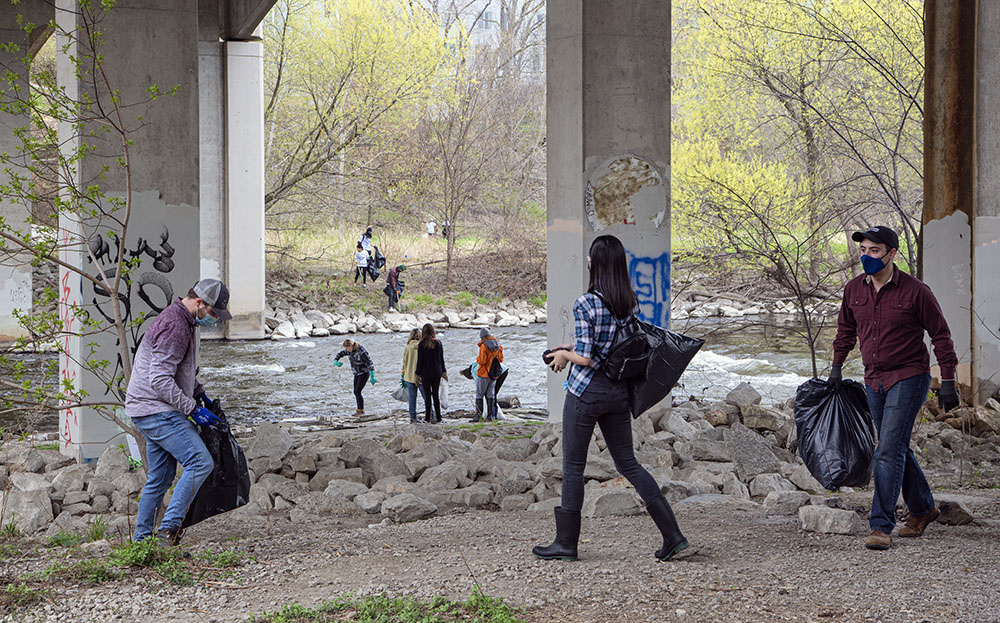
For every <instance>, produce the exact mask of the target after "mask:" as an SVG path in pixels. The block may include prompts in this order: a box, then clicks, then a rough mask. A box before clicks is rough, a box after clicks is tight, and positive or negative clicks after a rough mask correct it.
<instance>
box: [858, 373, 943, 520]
mask: <svg viewBox="0 0 1000 623" xmlns="http://www.w3.org/2000/svg"><path fill="white" fill-rule="evenodd" d="M930 384H931V375H929V374H919V375H917V376H911V377H910V378H908V379H904V380H902V381H899V382H898V383H896V384H895V385H893V386H892V387H891V388H889V390H888V391H886V390H885V389H883V388H882V387H881V386H880V387H879V391H875V390H874V389H872V388H871V387H868V386H867V385H866V386H865V389H866V390H867V392H868V407H869V408H870V409H871V412H872V419H873V420H874V421H875V428H876V430H878V445H877V446H876V447H875V459H874V461H875V465H874V468H875V469H874V472H875V475H874V480H875V494H874V496H873V497H872V512H871V516H870V518H869V520H868V525H869V526H871V529H872V530H881V531H882V532H885V533H892V529H893V527H894V526H895V525H896V500H897V499H899V493H900V491H902V493H903V501H904V502H906V506H907V508H909V509H910V514H911V515H924V514H926V513H929V512H930V511H931V510H932V509H933V508H934V496H932V495H931V488H930V485H928V484H927V479H926V478H925V477H924V473H923V472H922V471H920V466H919V465H917V459H916V457H915V456H913V451H912V450H910V434H911V432H912V431H913V422H914V420H916V418H917V413H919V411H920V407H921V406H922V405H923V404H924V401H925V400H926V399H927V390H928V388H930Z"/></svg>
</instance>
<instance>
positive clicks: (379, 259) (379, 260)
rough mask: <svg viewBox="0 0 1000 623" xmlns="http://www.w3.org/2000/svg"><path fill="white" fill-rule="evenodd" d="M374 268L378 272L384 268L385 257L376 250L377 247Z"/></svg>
mask: <svg viewBox="0 0 1000 623" xmlns="http://www.w3.org/2000/svg"><path fill="white" fill-rule="evenodd" d="M375 268H376V269H378V270H382V269H383V268H385V256H384V255H382V252H381V251H379V250H378V247H375Z"/></svg>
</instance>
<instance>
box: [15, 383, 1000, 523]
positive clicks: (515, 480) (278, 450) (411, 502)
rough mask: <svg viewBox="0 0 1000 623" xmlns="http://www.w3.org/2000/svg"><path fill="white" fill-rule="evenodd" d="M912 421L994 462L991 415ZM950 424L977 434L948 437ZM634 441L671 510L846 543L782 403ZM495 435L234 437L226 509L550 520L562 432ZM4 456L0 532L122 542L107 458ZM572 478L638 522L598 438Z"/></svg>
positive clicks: (134, 485) (847, 511)
mask: <svg viewBox="0 0 1000 623" xmlns="http://www.w3.org/2000/svg"><path fill="white" fill-rule="evenodd" d="M925 409H927V412H926V413H925V414H923V415H922V418H921V422H920V423H919V425H918V426H917V427H916V429H915V431H914V435H913V440H914V443H915V448H916V449H917V450H919V457H920V460H921V462H922V463H923V464H924V465H925V466H928V467H930V468H931V469H935V468H944V469H951V468H952V466H953V465H954V464H955V463H954V462H955V461H957V457H958V456H962V457H964V459H963V460H964V461H965V462H966V464H972V465H977V464H978V465H983V464H984V463H985V464H987V465H989V464H992V463H994V462H997V461H1000V450H998V448H997V441H998V439H1000V438H998V436H997V431H996V430H995V429H994V428H992V427H991V426H992V424H991V423H993V422H996V421H997V420H996V417H997V415H998V414H1000V410H997V409H993V408H992V407H991V406H988V407H985V408H983V409H973V410H971V411H969V412H965V411H961V410H960V411H961V412H960V413H958V414H956V412H954V411H953V412H952V413H951V414H949V416H948V417H945V418H941V420H940V421H937V418H936V416H934V413H933V411H932V410H931V406H928V407H925ZM966 418H968V421H967V420H966ZM954 419H958V420H959V422H958V423H959V425H960V426H965V427H966V429H967V431H969V432H970V433H975V434H963V432H962V431H961V430H960V429H958V428H954V426H955V422H953V421H952V420H954ZM632 429H633V444H634V449H635V452H636V456H637V458H638V459H639V461H640V462H641V463H642V464H643V465H644V466H645V467H646V468H647V469H649V470H650V472H651V474H652V475H653V477H654V478H655V479H656V481H657V482H658V483H659V485H660V489H661V491H662V492H663V493H664V495H665V496H666V497H667V499H668V500H670V501H671V502H672V503H674V502H679V501H681V500H685V499H688V498H692V499H711V500H718V499H724V500H734V499H735V500H739V501H740V503H749V504H752V505H754V508H757V509H759V510H760V512H761V513H762V514H763V515H767V516H776V517H788V518H790V519H791V518H793V517H798V519H799V522H800V524H801V526H802V528H803V529H804V530H811V531H819V532H829V533H837V534H848V533H855V532H857V531H859V530H860V529H861V527H862V524H863V521H862V518H861V517H860V516H858V514H857V513H856V512H855V510H854V509H853V507H850V506H848V505H846V504H845V503H844V502H842V501H841V499H840V498H839V497H836V496H831V495H829V494H827V493H826V492H824V491H823V488H822V486H821V485H820V484H819V483H818V482H817V481H816V480H815V479H814V478H813V477H812V475H811V474H810V473H809V471H808V470H807V469H806V467H805V465H803V464H802V462H801V460H800V459H799V457H798V456H797V455H796V436H795V424H794V420H793V418H792V415H791V412H790V410H789V405H787V404H786V405H781V406H778V407H766V406H763V405H762V404H761V396H760V394H758V393H757V392H756V391H755V390H754V388H753V387H751V386H750V385H748V384H742V385H740V386H739V387H736V388H735V389H733V390H732V391H731V392H730V393H729V394H728V396H727V397H726V399H725V400H724V401H720V402H715V403H700V402H695V401H689V402H683V403H681V404H679V405H674V406H672V407H671V406H667V405H663V406H660V407H656V408H654V409H652V410H650V411H649V412H648V413H646V414H643V415H642V416H641V417H639V418H637V419H634V420H633V421H632ZM976 431H979V432H978V433H977V432H976ZM502 432H503V434H498V431H497V429H496V427H484V428H478V427H462V426H459V427H453V426H445V427H439V426H434V425H426V424H408V425H405V426H402V427H400V428H398V429H390V428H388V427H386V426H385V425H381V426H372V427H370V428H363V429H355V430H351V431H345V432H338V433H328V434H325V435H323V436H319V435H316V434H306V433H298V432H296V433H294V434H293V433H291V432H289V430H288V429H287V428H286V427H284V426H279V425H276V424H273V423H264V424H261V425H260V426H258V427H257V428H256V429H255V430H254V431H252V432H251V433H249V434H248V435H247V437H245V438H243V439H242V445H243V447H244V449H245V452H246V456H247V460H248V464H249V467H250V470H251V477H252V480H253V482H254V485H253V486H252V488H251V491H250V501H249V503H248V504H247V505H246V506H244V507H242V508H240V509H238V510H236V511H234V512H235V513H240V514H243V515H245V516H265V515H271V514H275V513H277V514H282V515H284V516H287V517H289V518H290V519H291V520H292V521H293V522H305V521H310V520H311V519H314V518H315V517H316V516H323V515H329V514H337V515H350V514H353V515H372V516H378V517H381V518H384V519H387V520H389V521H394V522H405V521H412V520H416V519H421V518H424V517H429V516H431V515H435V514H439V513H446V512H451V511H454V510H455V509H489V510H499V511H513V510H534V511H544V512H547V511H551V509H552V508H553V507H555V506H557V505H558V503H559V497H560V491H561V486H562V438H561V427H560V425H559V424H552V423H546V424H541V425H533V424H518V425H516V426H511V427H504V428H503V429H502ZM512 433H513V434H512ZM2 450H3V451H2V452H0V462H2V464H0V491H3V494H2V497H0V503H2V506H0V509H2V510H3V517H2V518H0V521H2V523H3V524H4V525H6V524H7V523H8V522H13V523H14V524H15V525H16V526H17V528H18V529H19V530H21V531H22V532H24V533H27V534H39V533H43V532H44V533H46V534H48V535H50V536H51V534H54V533H56V532H58V531H60V530H67V531H76V530H82V529H84V528H85V526H86V525H87V523H88V522H90V521H93V520H94V518H95V517H97V516H104V517H105V518H106V519H105V520H106V521H107V522H108V523H109V525H111V526H113V527H114V526H118V527H119V529H121V530H123V531H124V530H128V526H129V525H130V522H129V518H128V517H127V516H128V515H134V513H135V510H136V499H137V497H138V494H139V492H140V491H141V488H142V485H143V483H144V481H145V474H144V472H143V471H142V469H141V468H136V467H135V466H134V465H130V462H129V460H128V458H127V457H126V455H125V454H124V453H123V451H122V450H121V449H119V448H109V449H108V450H107V451H105V453H104V454H103V455H102V456H101V457H100V459H99V460H98V461H97V462H96V464H94V465H93V466H91V465H77V464H75V463H73V462H72V460H70V459H67V458H66V457H64V456H62V455H61V454H59V453H58V452H57V451H55V450H47V449H39V448H35V447H32V446H31V445H29V444H26V443H24V442H14V441H9V442H6V443H5V444H4V446H3V448H2ZM584 477H585V479H586V487H587V493H586V497H585V500H586V501H585V506H584V508H583V513H584V515H585V516H587V517H602V516H609V515H622V514H634V513H640V512H643V505H642V502H641V500H640V499H639V498H638V496H637V495H636V493H635V491H634V489H632V487H631V486H630V485H629V484H628V482H627V481H626V480H625V479H624V478H622V477H621V476H620V475H619V474H618V472H617V471H616V470H615V467H614V462H613V461H612V458H611V456H610V454H609V453H608V451H607V445H606V443H605V441H604V439H603V437H602V436H601V435H600V432H599V429H598V431H597V434H596V435H595V437H594V439H593V440H592V441H591V444H590V448H589V458H588V462H587V468H586V471H585V474H584ZM694 496H697V498H694ZM168 499H169V497H168ZM941 501H942V510H948V512H949V513H950V515H949V516H953V517H954V518H953V519H952V520H951V521H952V522H953V523H956V524H958V523H963V522H971V521H974V518H973V517H972V515H971V514H970V513H968V509H966V508H965V507H963V506H961V505H960V504H959V503H958V502H955V503H950V505H949V504H946V503H945V502H947V500H945V499H944V497H943V496H942V500H941ZM945 507H947V509H946V508H945ZM131 523H134V520H133V521H132V522H131Z"/></svg>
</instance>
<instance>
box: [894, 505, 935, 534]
mask: <svg viewBox="0 0 1000 623" xmlns="http://www.w3.org/2000/svg"><path fill="white" fill-rule="evenodd" d="M939 516H941V511H939V510H938V509H937V508H932V509H931V511H930V512H929V513H924V514H923V515H910V518H909V519H907V520H906V525H905V526H903V527H902V528H900V529H899V536H902V537H917V536H923V534H924V530H926V529H927V526H928V525H929V524H930V523H931V522H932V521H934V520H935V519H937V518H938V517H939Z"/></svg>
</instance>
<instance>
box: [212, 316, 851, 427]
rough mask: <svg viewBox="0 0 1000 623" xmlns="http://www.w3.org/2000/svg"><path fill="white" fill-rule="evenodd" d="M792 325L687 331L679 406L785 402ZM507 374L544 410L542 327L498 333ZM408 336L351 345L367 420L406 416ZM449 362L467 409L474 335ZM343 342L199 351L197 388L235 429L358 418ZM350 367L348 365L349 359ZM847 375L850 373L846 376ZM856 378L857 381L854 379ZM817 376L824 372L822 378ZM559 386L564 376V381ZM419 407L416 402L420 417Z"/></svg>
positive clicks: (457, 334)
mask: <svg viewBox="0 0 1000 623" xmlns="http://www.w3.org/2000/svg"><path fill="white" fill-rule="evenodd" d="M797 329H798V325H797V324H795V323H787V324H784V325H781V324H778V325H774V324H770V325H755V324H754V325H752V324H746V323H741V324H739V325H736V324H734V323H733V321H731V320H727V321H724V322H723V321H718V320H717V321H708V322H703V323H702V324H700V325H698V326H687V327H685V328H684V331H685V332H686V333H687V334H689V335H692V336H699V337H700V336H706V343H705V346H704V347H703V349H702V350H701V352H700V353H699V354H698V355H697V356H696V357H695V359H694V361H693V362H692V363H691V365H690V366H689V368H688V370H687V371H686V372H685V373H684V376H683V377H682V378H681V384H682V387H681V388H678V389H677V390H675V392H674V394H675V396H686V395H695V396H698V397H700V398H701V397H703V398H706V399H709V400H721V399H722V398H724V397H725V395H726V394H727V393H728V392H729V391H730V390H731V389H732V388H733V387H735V386H736V385H738V384H739V383H741V382H743V381H749V382H750V383H751V384H753V386H754V387H756V388H757V391H759V392H760V393H761V395H762V396H763V397H764V402H765V403H766V404H770V403H777V402H781V401H784V400H786V399H788V398H789V397H791V396H792V395H794V393H795V388H796V387H798V386H799V385H800V384H801V383H803V382H804V381H806V380H807V379H808V378H809V377H810V376H812V367H811V364H810V358H809V354H808V347H807V346H806V344H805V342H804V340H803V338H801V337H800V336H798V335H797V334H796V330H797ZM495 334H496V337H497V338H499V339H500V341H501V343H502V344H503V349H504V362H505V363H506V364H507V365H508V366H510V374H509V376H508V378H507V381H506V382H505V384H504V386H503V390H502V391H501V395H508V396H509V395H516V396H517V397H518V398H519V399H520V401H521V405H522V406H523V407H539V408H544V407H545V406H546V404H545V403H546V377H547V375H549V374H552V372H550V371H549V370H548V368H546V367H545V364H544V363H543V362H542V359H541V353H542V351H543V350H545V348H546V335H545V325H532V326H530V327H527V328H511V329H497V330H496V331H495ZM406 337H407V336H406V335H405V334H396V333H393V334H383V335H377V334H368V335H360V336H355V339H357V340H358V342H359V343H361V344H362V345H363V346H364V347H365V348H366V349H367V350H368V352H369V354H370V355H371V357H372V361H374V362H375V367H376V373H375V374H376V377H377V379H378V383H377V384H376V385H368V386H367V388H366V389H365V391H364V396H365V410H366V412H368V413H385V412H388V410H390V409H396V408H402V407H404V406H405V404H404V403H400V402H396V401H395V400H393V399H392V398H391V396H390V394H391V392H392V390H393V389H395V388H396V387H397V386H398V384H399V378H400V367H401V362H402V354H403V347H404V345H405V344H406ZM439 337H440V339H441V341H442V343H443V344H444V349H445V351H444V352H445V362H446V365H447V367H448V370H449V371H450V374H449V376H450V378H451V383H450V384H449V398H450V408H452V409H455V408H464V409H471V408H472V403H473V399H474V397H475V386H474V383H473V382H472V381H470V380H467V379H465V378H463V377H461V376H460V375H459V374H458V370H460V369H461V368H463V367H466V366H468V365H469V364H470V363H471V362H472V361H473V360H474V359H475V357H476V354H477V352H478V349H477V346H476V344H477V343H478V341H479V332H478V331H477V330H472V329H451V330H447V331H442V332H440V334H439ZM832 337H833V336H832V334H830V335H826V334H824V346H825V347H826V348H825V349H824V350H823V351H822V352H821V354H820V356H821V359H820V361H821V362H822V363H821V364H820V365H821V366H822V365H825V364H826V363H827V362H828V361H829V357H830V354H829V344H830V342H831V341H832ZM342 341H343V338H338V337H330V338H319V339H309V340H287V341H282V342H271V341H263V342H204V343H203V347H202V364H201V379H202V382H203V383H204V385H205V387H206V390H208V391H209V395H210V396H212V397H213V398H214V397H215V396H216V395H219V396H221V397H222V398H223V399H224V403H225V404H226V405H227V413H232V414H233V415H235V416H237V418H238V419H239V420H243V421H255V420H259V419H268V420H278V419H285V418H290V417H324V418H333V419H339V418H340V417H342V416H349V415H352V414H353V412H354V409H355V402H354V395H353V393H352V386H351V383H352V380H353V377H352V375H351V372H350V369H349V365H347V364H346V363H345V365H344V367H342V368H336V367H334V366H333V363H332V362H333V358H334V356H335V355H336V354H337V353H338V352H339V351H340V350H341V343H342ZM345 362H346V359H345ZM851 371H852V369H851V368H850V367H849V368H848V372H851ZM854 372H857V371H854ZM820 373H821V374H825V371H823V370H821V372H820ZM561 376H562V377H563V378H565V372H564V373H562V375H561ZM422 407H423V401H422V400H418V408H422Z"/></svg>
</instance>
